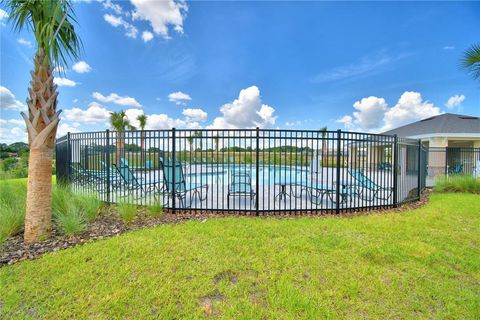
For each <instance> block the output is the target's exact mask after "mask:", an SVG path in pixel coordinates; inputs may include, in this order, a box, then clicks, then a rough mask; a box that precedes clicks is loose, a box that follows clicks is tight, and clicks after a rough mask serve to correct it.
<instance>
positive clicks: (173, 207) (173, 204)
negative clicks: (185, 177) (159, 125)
mask: <svg viewBox="0 0 480 320" xmlns="http://www.w3.org/2000/svg"><path fill="white" fill-rule="evenodd" d="M167 161H168V159H167ZM167 163H168V162H167ZM175 165H176V164H175V128H172V210H173V213H175V209H176V208H175V189H176V187H177V185H176V183H175Z"/></svg>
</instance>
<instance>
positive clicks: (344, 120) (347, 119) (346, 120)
mask: <svg viewBox="0 0 480 320" xmlns="http://www.w3.org/2000/svg"><path fill="white" fill-rule="evenodd" d="M336 122H338V123H341V124H343V125H344V126H345V128H346V129H348V130H352V129H353V128H354V127H355V125H354V124H353V118H352V116H349V115H344V116H343V117H341V118H340V119H338V120H337V121H336Z"/></svg>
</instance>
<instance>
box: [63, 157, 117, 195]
mask: <svg viewBox="0 0 480 320" xmlns="http://www.w3.org/2000/svg"><path fill="white" fill-rule="evenodd" d="M71 170H72V179H73V181H75V182H78V183H79V184H80V185H89V186H91V187H93V188H94V189H95V190H96V191H98V192H104V191H106V186H107V181H110V185H111V186H112V188H113V189H116V188H117V187H118V186H119V185H120V184H121V181H120V179H119V177H118V176H116V175H115V174H110V179H107V171H103V170H87V169H85V168H84V167H83V166H82V165H81V164H80V163H72V165H71Z"/></svg>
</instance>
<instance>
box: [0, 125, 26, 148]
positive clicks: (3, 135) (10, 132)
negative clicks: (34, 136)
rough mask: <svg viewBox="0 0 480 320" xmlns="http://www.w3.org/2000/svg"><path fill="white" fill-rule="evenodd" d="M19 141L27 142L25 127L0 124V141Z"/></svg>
mask: <svg viewBox="0 0 480 320" xmlns="http://www.w3.org/2000/svg"><path fill="white" fill-rule="evenodd" d="M19 141H20V142H27V132H26V130H25V127H6V126H0V142H2V143H6V144H10V143H14V142H19Z"/></svg>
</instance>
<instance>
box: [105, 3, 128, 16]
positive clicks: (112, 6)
mask: <svg viewBox="0 0 480 320" xmlns="http://www.w3.org/2000/svg"><path fill="white" fill-rule="evenodd" d="M102 5H103V7H104V8H105V9H110V10H112V11H113V12H115V13H116V14H122V13H123V9H122V7H121V6H120V5H119V4H116V3H113V2H112V1H111V0H107V1H104V2H103V4H102Z"/></svg>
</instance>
